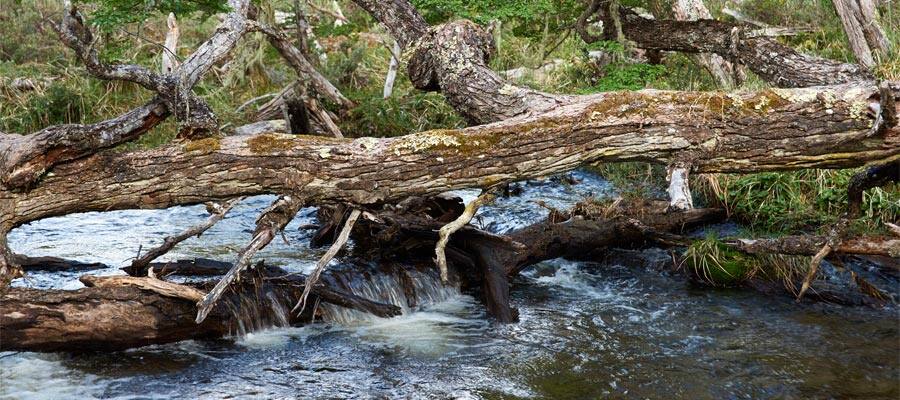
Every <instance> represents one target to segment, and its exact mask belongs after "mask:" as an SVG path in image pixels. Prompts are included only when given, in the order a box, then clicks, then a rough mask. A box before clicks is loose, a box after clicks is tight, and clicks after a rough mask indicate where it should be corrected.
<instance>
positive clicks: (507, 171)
mask: <svg viewBox="0 0 900 400" xmlns="http://www.w3.org/2000/svg"><path fill="white" fill-rule="evenodd" d="M880 96H881V97H884V96H887V97H886V98H885V100H884V101H881V100H879V98H880ZM895 97H900V86H896V85H895V86H893V87H892V88H891V89H890V90H887V91H885V95H880V94H879V91H878V89H877V88H876V87H874V86H865V85H864V86H838V87H825V88H806V89H769V90H762V91H758V92H743V93H719V92H715V93H692V92H670V91H656V90H643V91H638V92H613V93H603V94H598V95H593V96H586V97H584V98H582V99H581V101H579V102H577V103H574V104H571V105H569V106H566V107H560V108H558V109H556V110H554V111H552V112H548V113H545V114H541V115H539V116H536V117H531V118H518V119H513V120H507V121H501V122H498V123H494V124H489V125H484V126H477V127H472V128H466V129H453V130H435V131H428V132H422V133H417V134H411V135H407V136H402V137H396V138H384V139H374V138H360V139H355V140H346V139H343V140H342V139H330V138H321V137H308V136H287V135H258V136H255V137H250V138H245V137H227V138H223V139H216V138H209V139H203V140H200V141H194V142H189V143H185V144H175V145H170V146H166V147H163V148H159V149H154V150H144V151H135V152H127V153H122V152H104V153H101V154H97V155H95V156H92V157H88V158H85V159H81V160H77V161H73V162H70V163H66V164H63V165H59V166H57V167H56V168H54V170H53V171H52V174H50V175H48V176H46V177H44V179H43V180H42V181H41V184H40V185H38V186H37V187H35V188H33V189H31V190H29V191H25V192H18V191H12V190H8V189H4V190H0V227H3V228H5V229H11V228H12V227H16V226H19V225H21V224H23V223H26V222H29V221H33V220H37V219H41V218H47V217H50V216H58V215H64V214H68V213H73V212H83V211H105V210H113V209H126V208H164V207H170V206H173V205H179V204H194V203H199V202H204V201H211V200H224V199H228V198H233V197H236V196H241V195H252V194H263V193H292V194H294V195H296V196H297V197H299V198H301V199H306V200H309V201H310V202H319V203H321V202H327V201H338V202H348V203H357V204H371V203H375V202H382V201H396V200H399V199H402V198H405V197H409V196H413V195H433V194H437V193H440V192H444V191H448V190H453V189H461V188H471V187H487V186H492V185H496V184H499V183H503V182H510V181H517V180H522V179H528V178H534V177H540V176H548V175H552V174H556V173H559V172H563V171H567V170H571V169H574V168H576V167H578V166H579V165H582V164H584V163H587V162H596V161H606V162H610V161H633V160H640V161H649V162H657V163H670V162H671V161H673V160H675V159H682V158H683V157H688V158H692V159H693V162H692V165H693V171H695V172H738V173H749V172H758V171H773V170H794V169H802V168H848V167H856V166H860V165H864V164H867V163H870V162H875V161H890V160H894V159H897V157H898V155H900V128H897V127H896V126H893V127H891V126H888V125H887V124H884V123H883V121H884V120H885V118H883V116H884V115H883V114H886V112H894V113H896V112H897V111H898V110H897V104H900V103H897V102H895V101H894V100H895V99H894V98H895ZM888 100H890V102H889V101H888ZM891 103H893V104H891ZM882 104H890V105H891V107H889V109H887V110H886V109H885V108H886V107H882Z"/></svg>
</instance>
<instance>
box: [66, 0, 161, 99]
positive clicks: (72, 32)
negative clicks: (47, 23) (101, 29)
mask: <svg viewBox="0 0 900 400" xmlns="http://www.w3.org/2000/svg"><path fill="white" fill-rule="evenodd" d="M51 25H52V27H53V29H54V30H55V31H56V33H57V34H58V35H59V38H60V40H62V42H63V43H65V44H66V46H68V47H69V48H71V49H72V50H74V51H75V54H76V55H78V58H80V59H81V62H82V63H84V65H85V67H87V70H88V72H90V73H91V75H94V76H96V77H98V78H100V79H104V80H122V81H129V82H134V83H136V84H138V85H141V86H143V87H144V88H146V89H149V90H153V91H156V90H159V87H160V86H161V85H162V78H161V77H160V76H159V75H157V74H155V73H153V72H150V71H149V70H147V69H146V68H144V67H142V66H140V65H134V64H112V65H110V64H105V63H103V62H101V61H100V56H99V55H98V54H97V49H95V48H94V36H93V34H91V31H90V29H89V28H88V27H87V26H85V24H84V17H82V15H81V13H80V12H78V9H77V8H75V6H73V5H72V4H71V3H69V2H67V4H66V10H65V11H64V14H63V19H62V22H61V23H60V24H59V25H56V24H51Z"/></svg>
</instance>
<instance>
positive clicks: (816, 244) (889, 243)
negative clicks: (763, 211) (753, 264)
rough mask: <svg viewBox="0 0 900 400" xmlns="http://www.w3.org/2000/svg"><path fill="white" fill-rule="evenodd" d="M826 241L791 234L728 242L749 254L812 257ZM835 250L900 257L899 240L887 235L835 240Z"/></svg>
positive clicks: (836, 251)
mask: <svg viewBox="0 0 900 400" xmlns="http://www.w3.org/2000/svg"><path fill="white" fill-rule="evenodd" d="M826 243H827V238H826V237H825V236H820V235H792V236H783V237H780V238H775V239H736V240H733V241H729V242H727V244H728V245H731V246H734V247H735V248H736V249H738V250H740V251H743V252H745V253H750V254H788V255H801V256H812V255H815V254H816V253H818V252H819V251H820V250H821V249H822V247H823V246H825V245H826ZM834 252H835V253H843V254H863V255H874V256H886V257H900V239H897V238H888V237H878V236H873V237H859V238H850V239H845V240H841V241H839V242H837V245H836V246H835V248H834Z"/></svg>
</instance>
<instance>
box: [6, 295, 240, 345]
mask: <svg viewBox="0 0 900 400" xmlns="http://www.w3.org/2000/svg"><path fill="white" fill-rule="evenodd" d="M193 315H194V302H191V301H188V300H184V299H177V298H172V297H166V296H162V295H159V294H156V293H152V292H147V291H145V290H141V289H139V288H136V287H115V288H86V289H80V290H75V291H69V290H36V289H26V288H11V289H10V290H9V291H8V292H7V293H5V294H3V295H2V301H0V336H2V337H3V340H2V341H0V349H2V350H4V351H9V350H24V351H60V350H68V351H91V350H118V349H125V348H130V347H139V346H146V345H150V344H156V343H167V342H173V341H179V340H185V339H202V338H215V337H221V336H223V335H225V334H227V333H228V326H227V323H226V319H227V318H228V316H227V315H226V314H224V313H218V312H217V313H214V314H213V315H212V316H210V318H208V319H207V320H206V321H204V323H202V324H199V325H198V324H195V323H194V320H193V318H192V317H193Z"/></svg>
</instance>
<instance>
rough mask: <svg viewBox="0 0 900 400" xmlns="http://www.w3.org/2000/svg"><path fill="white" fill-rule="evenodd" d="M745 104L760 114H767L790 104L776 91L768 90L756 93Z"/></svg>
mask: <svg viewBox="0 0 900 400" xmlns="http://www.w3.org/2000/svg"><path fill="white" fill-rule="evenodd" d="M744 102H745V103H746V104H747V106H749V107H752V110H753V111H754V112H756V113H758V114H764V113H767V112H769V111H770V110H772V109H773V108H778V107H783V106H785V105H787V104H789V103H790V102H789V101H787V100H786V99H785V98H784V97H781V96H780V95H779V94H778V93H776V92H775V91H773V90H768V89H767V90H763V91H761V92H758V93H755V94H754V95H753V96H751V97H750V98H748V99H745V100H744ZM748 111H749V109H748Z"/></svg>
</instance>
